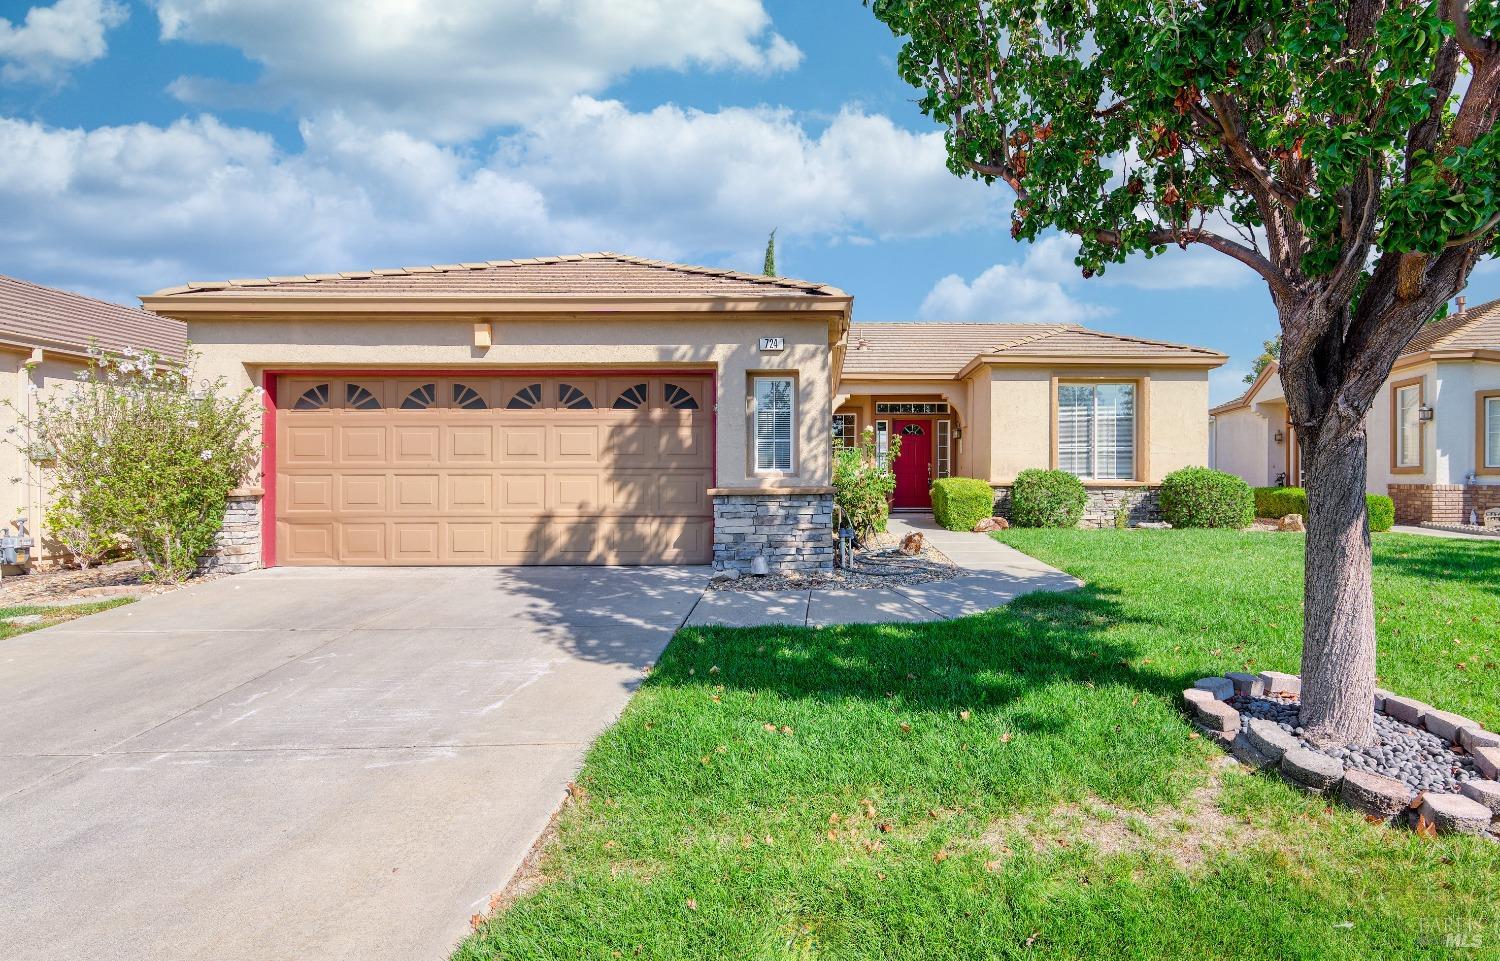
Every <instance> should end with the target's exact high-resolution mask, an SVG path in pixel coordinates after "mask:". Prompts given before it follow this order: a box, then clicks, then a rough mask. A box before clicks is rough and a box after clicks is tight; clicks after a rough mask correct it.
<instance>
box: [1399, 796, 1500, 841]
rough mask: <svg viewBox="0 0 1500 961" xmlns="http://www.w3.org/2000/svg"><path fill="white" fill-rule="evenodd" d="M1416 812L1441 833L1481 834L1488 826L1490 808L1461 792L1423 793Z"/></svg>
mask: <svg viewBox="0 0 1500 961" xmlns="http://www.w3.org/2000/svg"><path fill="white" fill-rule="evenodd" d="M1417 814H1418V815H1419V816H1420V817H1422V818H1424V819H1426V820H1427V821H1429V822H1431V823H1432V825H1433V826H1434V827H1436V828H1437V829H1438V831H1440V832H1443V833H1458V834H1483V833H1484V832H1485V831H1487V830H1489V827H1490V809H1489V808H1487V807H1485V806H1484V805H1483V804H1480V803H1479V802H1478V801H1476V800H1474V799H1473V798H1467V797H1464V796H1463V795H1462V794H1436V793H1434V794H1424V795H1422V806H1421V807H1420V808H1418V809H1417Z"/></svg>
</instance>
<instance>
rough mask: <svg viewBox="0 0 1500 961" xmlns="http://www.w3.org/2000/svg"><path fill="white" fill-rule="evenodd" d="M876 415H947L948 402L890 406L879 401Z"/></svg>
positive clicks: (876, 406) (876, 405)
mask: <svg viewBox="0 0 1500 961" xmlns="http://www.w3.org/2000/svg"><path fill="white" fill-rule="evenodd" d="M875 413H877V414H946V413H948V402H947V401H940V402H937V403H925V404H909V403H899V404H889V403H884V402H880V401H877V402H876V404H875Z"/></svg>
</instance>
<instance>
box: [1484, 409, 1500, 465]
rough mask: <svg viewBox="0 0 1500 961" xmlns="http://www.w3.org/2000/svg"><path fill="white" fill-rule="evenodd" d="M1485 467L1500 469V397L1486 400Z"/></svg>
mask: <svg viewBox="0 0 1500 961" xmlns="http://www.w3.org/2000/svg"><path fill="white" fill-rule="evenodd" d="M1484 466H1485V467H1486V468H1500V397H1486V398H1485V399H1484Z"/></svg>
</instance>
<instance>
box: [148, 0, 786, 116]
mask: <svg viewBox="0 0 1500 961" xmlns="http://www.w3.org/2000/svg"><path fill="white" fill-rule="evenodd" d="M156 10H157V15H158V17H159V19H160V21H161V32H162V36H163V38H164V39H169V40H172V39H177V40H187V41H194V42H199V43H218V44H226V45H229V46H232V47H235V48H237V49H239V50H240V51H241V52H243V53H244V54H245V56H246V57H248V58H249V59H251V60H253V61H255V62H256V63H258V64H260V65H261V67H262V68H263V72H262V75H261V77H260V78H259V80H258V81H257V82H256V83H255V84H254V85H252V86H249V87H246V86H244V85H240V86H235V85H231V84H227V83H225V82H223V81H220V80H214V79H205V78H201V77H182V78H179V79H178V80H177V81H176V82H175V83H174V84H173V87H172V90H173V92H174V93H175V94H176V95H177V96H178V97H180V98H181V99H183V100H185V101H188V102H192V103H202V104H208V105H224V104H232V105H235V106H250V105H254V106H260V107H263V108H264V107H272V106H280V105H283V104H291V105H294V106H295V107H296V108H297V109H299V110H300V111H301V112H302V113H303V114H304V115H307V116H321V115H324V114H327V113H330V112H334V111H337V112H339V113H341V114H343V115H345V116H347V117H349V118H351V119H353V120H354V121H356V122H358V123H360V124H361V125H364V126H374V127H388V126H389V127H398V128H400V129H403V130H407V131H411V132H414V133H418V134H420V135H422V136H424V137H430V138H434V139H438V140H445V141H458V140H463V139H467V138H469V137H471V136H474V135H475V134H477V133H479V132H481V131H484V130H487V129H491V128H494V127H496V126H503V125H510V124H518V123H527V122H530V121H533V120H536V119H538V118H540V117H542V116H544V115H547V114H549V113H551V112H552V111H555V110H557V109H559V108H562V107H565V106H566V105H567V104H568V103H569V101H570V100H571V99H572V98H573V97H575V96H577V95H581V94H597V93H600V92H602V91H603V90H605V89H606V88H607V87H609V85H610V84H612V83H613V82H615V81H617V80H619V79H620V78H621V77H623V76H625V75H627V74H629V73H631V72H633V71H640V70H650V69H669V70H682V69H686V68H688V67H700V68H707V69H737V70H747V71H752V72H756V73H769V72H774V71H781V70H789V69H791V68H793V67H795V66H797V64H798V63H799V62H800V61H801V59H802V53H801V51H800V50H798V49H797V47H796V46H795V45H794V44H793V43H791V42H790V41H788V40H787V39H786V38H784V37H782V36H781V35H780V34H778V33H776V32H775V31H774V30H772V28H771V18H770V16H769V15H768V14H767V13H766V11H765V8H764V7H763V6H762V0H648V2H632V3H622V2H619V0H317V2H316V3H309V2H307V0H234V2H229V3H226V2H224V0H156Z"/></svg>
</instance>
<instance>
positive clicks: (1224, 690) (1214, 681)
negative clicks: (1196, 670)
mask: <svg viewBox="0 0 1500 961" xmlns="http://www.w3.org/2000/svg"><path fill="white" fill-rule="evenodd" d="M1193 686H1194V687H1196V688H1200V689H1202V690H1205V691H1208V692H1209V693H1211V694H1212V695H1213V696H1214V697H1216V698H1218V699H1219V700H1221V701H1227V700H1229V699H1230V698H1231V697H1234V682H1233V681H1231V680H1230V679H1229V678H1227V677H1203V678H1199V679H1198V680H1196V681H1194V682H1193Z"/></svg>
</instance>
